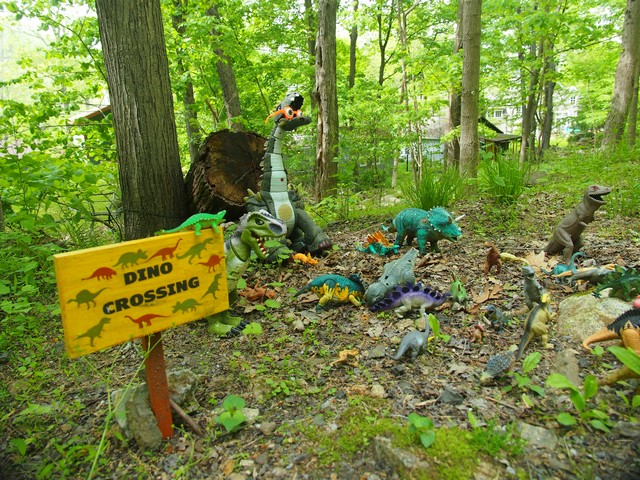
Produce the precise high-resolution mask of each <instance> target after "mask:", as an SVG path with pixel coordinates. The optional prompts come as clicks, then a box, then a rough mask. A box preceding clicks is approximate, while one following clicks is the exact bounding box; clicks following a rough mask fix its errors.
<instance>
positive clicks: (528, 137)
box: [520, 42, 540, 164]
mask: <svg viewBox="0 0 640 480" xmlns="http://www.w3.org/2000/svg"><path fill="white" fill-rule="evenodd" d="M529 48H530V52H531V57H532V59H535V58H537V44H536V43H535V42H533V43H532V44H531V46H530V47H529ZM532 63H533V61H532ZM523 72H524V69H523ZM539 77H540V68H539V67H533V68H532V69H531V73H530V75H529V87H528V88H527V95H526V102H525V104H524V106H523V109H522V142H521V144H520V163H521V164H524V163H525V162H526V160H527V152H528V151H530V150H531V149H532V148H533V146H534V145H533V143H534V142H533V139H534V132H535V116H536V105H537V103H538V102H537V96H538V79H539ZM524 81H525V80H524V75H523V82H524Z"/></svg>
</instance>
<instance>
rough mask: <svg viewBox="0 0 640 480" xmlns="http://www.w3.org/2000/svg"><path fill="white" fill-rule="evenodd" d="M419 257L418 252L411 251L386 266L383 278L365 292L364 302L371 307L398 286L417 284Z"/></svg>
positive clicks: (413, 249)
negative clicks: (416, 266) (416, 267)
mask: <svg viewBox="0 0 640 480" xmlns="http://www.w3.org/2000/svg"><path fill="white" fill-rule="evenodd" d="M417 257H418V250H416V249H415V248H412V249H410V250H409V251H408V252H407V253H405V254H404V255H403V256H402V257H400V258H398V259H396V260H393V261H392V262H389V263H387V264H385V266H384V267H383V270H382V276H380V278H379V279H378V281H377V282H375V283H372V284H371V285H369V287H368V288H367V290H366V291H365V292H364V300H365V302H366V303H367V305H368V306H369V307H371V306H373V304H374V303H376V302H379V301H380V300H382V299H383V298H384V296H385V295H386V294H387V292H390V291H391V290H393V289H394V288H395V287H396V286H397V285H406V284H407V283H416V276H415V274H414V273H413V269H414V267H415V264H416V258H417Z"/></svg>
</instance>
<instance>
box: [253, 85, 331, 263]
mask: <svg viewBox="0 0 640 480" xmlns="http://www.w3.org/2000/svg"><path fill="white" fill-rule="evenodd" d="M303 103H304V97H303V96H302V95H300V94H299V93H296V92H293V93H287V95H286V96H285V98H284V100H282V102H280V104H279V105H278V106H277V107H276V109H275V111H273V112H272V113H271V114H270V115H269V116H268V117H267V121H268V120H269V119H270V118H273V121H274V127H273V129H272V130H271V136H270V137H269V140H268V142H267V148H266V151H265V154H264V157H263V160H262V164H261V165H262V168H263V174H262V180H261V183H260V191H259V192H258V193H254V192H252V191H249V195H248V196H247V197H246V198H245V202H246V206H247V210H248V211H249V212H252V211H257V210H261V209H265V210H267V211H269V213H271V215H273V216H274V217H276V218H279V219H280V220H282V221H283V222H285V223H286V225H287V234H286V236H287V239H288V240H289V241H290V242H291V250H293V251H294V252H310V253H312V254H318V253H321V252H323V251H325V250H327V249H329V248H331V246H332V243H331V240H330V239H329V237H328V236H327V235H326V234H325V233H324V232H323V231H322V229H321V228H320V227H319V226H318V225H317V224H316V223H315V222H314V221H313V219H312V218H311V217H310V216H309V214H308V213H307V212H306V211H305V209H304V202H303V201H302V198H300V195H299V194H298V193H297V192H296V191H294V190H289V186H288V184H287V182H288V180H287V171H286V170H285V166H284V159H283V155H282V140H283V139H284V136H285V134H286V133H287V132H292V131H294V130H296V129H297V128H298V127H301V126H304V125H308V124H309V123H311V118H310V117H306V116H303V115H302V111H301V110H300V108H301V107H302V104H303ZM276 254H277V249H276ZM272 256H277V255H270V258H271V257H272Z"/></svg>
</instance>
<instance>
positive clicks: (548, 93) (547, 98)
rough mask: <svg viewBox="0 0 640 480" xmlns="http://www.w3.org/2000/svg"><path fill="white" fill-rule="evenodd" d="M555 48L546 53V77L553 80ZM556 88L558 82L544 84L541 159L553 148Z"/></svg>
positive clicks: (552, 81)
mask: <svg viewBox="0 0 640 480" xmlns="http://www.w3.org/2000/svg"><path fill="white" fill-rule="evenodd" d="M552 53H553V47H548V48H547V51H546V52H545V57H546V59H547V61H546V68H545V74H544V76H545V77H547V78H553V77H554V76H555V72H556V64H555V62H554V60H553V57H552V56H551V54H552ZM555 88H556V82H555V81H554V80H552V79H549V80H547V81H546V82H545V84H544V116H543V118H542V130H541V132H540V159H542V158H544V154H545V152H546V151H547V150H549V147H551V132H552V130H553V93H554V91H555Z"/></svg>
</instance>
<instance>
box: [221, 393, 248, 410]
mask: <svg viewBox="0 0 640 480" xmlns="http://www.w3.org/2000/svg"><path fill="white" fill-rule="evenodd" d="M245 405H246V402H245V401H244V398H242V397H238V396H236V395H227V396H226V397H225V399H224V400H223V401H222V408H224V409H225V410H227V411H233V410H241V409H243V408H244V406H245Z"/></svg>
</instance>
